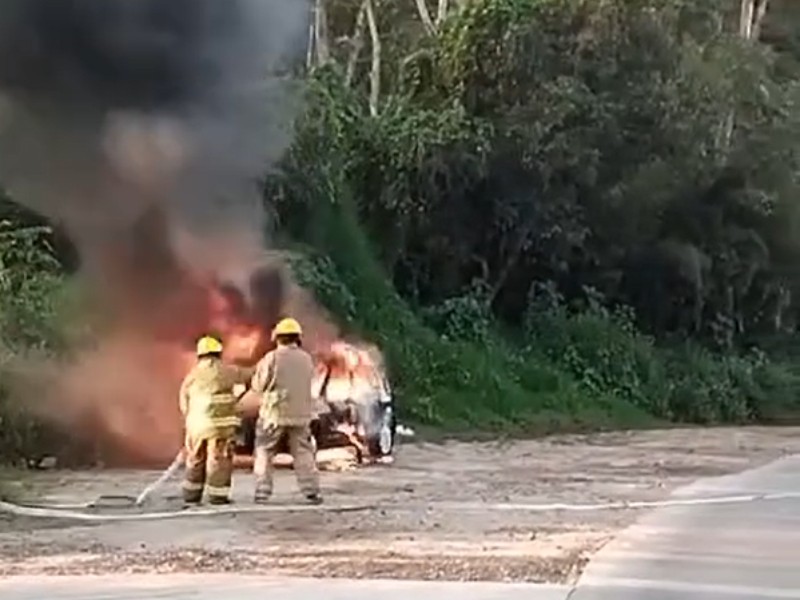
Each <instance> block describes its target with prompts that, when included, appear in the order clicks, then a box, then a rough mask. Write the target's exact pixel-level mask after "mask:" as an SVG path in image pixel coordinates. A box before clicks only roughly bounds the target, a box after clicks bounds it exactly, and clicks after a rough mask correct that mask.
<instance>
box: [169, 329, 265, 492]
mask: <svg viewBox="0 0 800 600" xmlns="http://www.w3.org/2000/svg"><path fill="white" fill-rule="evenodd" d="M252 375H253V370H252V369H242V368H239V367H235V366H233V365H228V364H225V363H223V361H222V343H221V342H220V341H219V340H218V339H216V338H213V337H208V336H207V337H203V338H201V339H200V340H199V341H198V342H197V363H195V365H194V367H193V368H192V370H191V371H189V373H188V374H187V375H186V377H185V378H184V380H183V383H182V384H181V389H180V409H181V413H182V414H183V416H184V419H185V424H186V440H185V443H186V446H185V453H186V476H185V479H184V482H183V499H184V501H185V502H187V503H189V504H197V503H199V502H200V501H201V500H202V497H203V490H204V489H205V491H206V492H207V493H208V501H209V503H210V504H228V503H229V502H230V493H231V478H232V476H233V452H234V440H235V437H236V429H237V427H238V426H239V415H238V399H237V398H236V396H235V394H234V391H233V388H234V386H236V385H242V384H244V385H246V384H247V383H248V382H249V381H250V378H251V377H252Z"/></svg>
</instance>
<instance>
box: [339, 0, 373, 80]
mask: <svg viewBox="0 0 800 600" xmlns="http://www.w3.org/2000/svg"><path fill="white" fill-rule="evenodd" d="M367 4H369V0H364V2H362V3H361V8H360V9H359V10H358V17H356V25H355V28H354V29H353V37H352V38H351V44H352V48H351V49H350V56H349V57H348V59H347V72H346V74H345V85H347V87H350V86H351V85H352V84H353V79H355V76H356V66H357V64H358V57H359V56H360V55H361V50H362V49H363V48H364V21H365V20H366V18H367Z"/></svg>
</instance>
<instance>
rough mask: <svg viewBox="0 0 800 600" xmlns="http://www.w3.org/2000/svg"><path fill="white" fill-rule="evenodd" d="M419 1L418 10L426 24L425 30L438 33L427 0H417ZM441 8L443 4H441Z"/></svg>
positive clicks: (432, 33)
mask: <svg viewBox="0 0 800 600" xmlns="http://www.w3.org/2000/svg"><path fill="white" fill-rule="evenodd" d="M416 2H417V12H418V13H419V18H420V19H421V20H422V24H423V25H424V26H425V31H427V32H428V34H429V35H435V34H436V25H435V24H434V22H433V19H432V18H431V13H430V11H429V10H428V5H427V3H426V2H427V0H416ZM439 7H440V8H441V4H440V5H439Z"/></svg>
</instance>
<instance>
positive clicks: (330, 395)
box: [237, 342, 397, 462]
mask: <svg viewBox="0 0 800 600" xmlns="http://www.w3.org/2000/svg"><path fill="white" fill-rule="evenodd" d="M315 362H316V370H315V375H314V380H313V382H312V389H311V392H312V397H313V398H314V400H315V401H316V403H317V415H316V417H315V419H314V420H313V421H312V423H311V433H312V436H313V438H314V441H315V443H316V447H317V449H318V450H321V449H326V448H335V447H352V448H354V449H355V451H356V455H357V457H358V459H359V462H363V461H366V460H380V459H385V458H386V457H389V456H391V455H392V454H393V453H394V447H395V436H396V430H397V421H396V417H395V406H394V397H393V394H392V389H391V386H390V384H389V381H388V379H387V377H386V374H385V372H384V370H383V368H382V366H381V363H380V360H379V359H378V357H377V356H376V355H375V354H374V353H370V352H369V351H367V350H363V349H361V348H358V347H356V346H353V345H350V344H346V343H343V342H338V343H335V344H333V345H332V346H331V348H330V350H329V351H327V352H325V353H324V354H321V355H318V356H316V357H315ZM256 405H257V399H252V400H250V401H249V402H245V403H244V406H245V410H244V415H243V419H242V426H241V429H240V431H239V440H238V448H237V451H238V452H239V453H242V454H248V455H249V454H252V453H253V449H254V446H255V423H256V418H257V417H256V413H257V409H256V408H255V407H256ZM279 451H280V452H288V447H286V446H285V442H284V447H282V448H280V449H279Z"/></svg>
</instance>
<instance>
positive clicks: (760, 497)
mask: <svg viewBox="0 0 800 600" xmlns="http://www.w3.org/2000/svg"><path fill="white" fill-rule="evenodd" d="M788 499H800V493H796V492H787V493H753V494H739V495H729V496H715V497H706V498H688V499H674V500H659V501H643V502H608V503H598V504H568V503H551V504H510V503H482V502H469V503H457V502H427V503H406V502H404V503H402V504H385V505H377V504H360V505H359V504H353V505H339V506H336V505H330V506H325V505H323V506H312V505H277V504H276V505H269V506H261V505H257V506H255V505H254V506H230V507H228V506H226V507H215V508H206V509H197V508H192V509H188V510H183V511H161V512H151V513H137V514H97V513H86V512H79V511H77V510H68V509H66V508H56V507H53V506H37V505H21V504H12V503H10V502H4V501H0V512H5V513H8V514H11V515H14V516H18V517H32V518H51V519H52V518H55V519H66V520H73V521H84V522H114V521H158V520H166V519H174V518H182V517H209V516H216V515H234V514H248V513H282V512H312V511H313V512H319V511H326V512H334V513H345V512H358V511H367V510H398V511H408V510H412V511H426V510H433V509H436V508H439V509H442V510H451V511H460V512H473V511H479V512H487V511H518V512H558V511H563V512H594V511H604V510H636V509H654V508H671V507H678V506H702V505H724V504H742V503H749V502H759V501H774V500H788ZM79 506H81V507H82V508H85V509H89V508H94V507H95V506H96V505H95V504H94V503H87V504H85V505H76V506H75V508H77V507H79Z"/></svg>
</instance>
